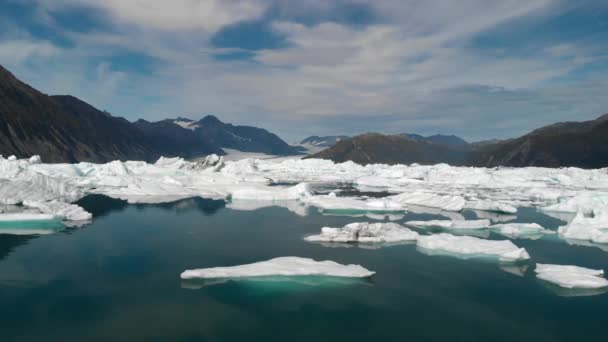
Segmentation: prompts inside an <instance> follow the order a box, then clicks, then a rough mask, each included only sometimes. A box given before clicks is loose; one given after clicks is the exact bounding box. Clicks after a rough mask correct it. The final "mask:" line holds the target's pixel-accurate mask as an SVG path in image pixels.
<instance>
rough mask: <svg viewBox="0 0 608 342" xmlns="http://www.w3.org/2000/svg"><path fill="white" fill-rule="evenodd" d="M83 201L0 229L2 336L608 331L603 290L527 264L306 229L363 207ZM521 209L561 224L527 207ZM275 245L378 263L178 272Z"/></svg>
mask: <svg viewBox="0 0 608 342" xmlns="http://www.w3.org/2000/svg"><path fill="white" fill-rule="evenodd" d="M81 204H82V205H83V206H84V207H85V208H86V209H87V210H89V211H91V212H92V213H93V214H94V216H95V219H94V221H93V223H92V224H91V225H88V226H86V227H83V228H79V229H72V228H68V229H66V230H64V231H61V232H58V233H56V234H52V235H44V236H39V237H32V236H13V235H0V341H21V340H23V341H97V340H98V341H135V340H156V341H254V340H255V341H257V340H265V341H286V340H287V341H338V340H340V341H380V340H409V341H416V340H426V341H514V340H516V341H575V340H580V339H582V338H584V339H585V340H596V341H600V340H606V339H607V334H606V327H605V323H606V322H608V318H607V316H606V312H607V308H608V295H607V294H599V295H595V296H578V297H573V296H571V295H573V293H571V292H563V291H559V289H556V288H553V287H550V286H547V284H545V283H542V282H540V281H538V280H537V279H536V278H535V277H534V275H533V273H532V272H531V268H530V269H528V270H527V271H526V267H527V266H528V265H530V264H523V265H518V266H510V267H505V266H503V267H501V266H500V265H498V264H496V263H494V262H490V261H487V260H486V261H483V260H461V259H458V258H453V257H449V256H431V255H427V254H424V253H421V251H418V250H417V249H416V247H415V246H414V245H412V244H404V245H394V246H388V247H384V248H376V249H374V248H360V247H356V246H355V247H353V246H347V247H351V248H346V247H338V246H330V247H328V246H324V245H321V244H315V243H308V242H305V241H303V239H302V238H303V237H304V236H306V235H309V234H313V233H318V232H319V230H320V228H321V227H322V226H342V225H344V224H347V223H350V222H353V221H363V220H365V218H353V217H341V216H323V215H321V214H320V213H318V212H316V211H314V210H313V211H311V212H310V215H308V216H305V217H302V216H298V215H295V214H293V213H291V212H289V211H288V210H287V209H283V208H278V207H271V208H265V209H260V210H257V211H235V210H230V209H227V208H225V206H224V204H223V202H221V201H211V200H202V199H191V200H184V201H179V202H175V203H171V204H163V205H127V204H126V203H124V202H121V201H116V200H110V199H108V198H105V197H98V196H96V197H89V198H86V199H85V200H83V201H82V202H81ZM468 215H469V214H468ZM430 218H438V217H437V216H433V215H427V214H408V215H406V216H405V217H404V218H403V219H402V220H399V221H397V222H403V221H405V220H419V219H430ZM518 220H519V221H522V222H523V221H526V222H539V223H541V224H543V225H544V226H545V227H547V228H551V229H555V228H556V227H557V226H558V225H560V224H561V223H560V221H558V220H556V219H552V218H549V217H547V216H544V215H541V214H538V213H536V212H535V211H533V210H523V211H521V213H520V214H519V217H518ZM491 238H501V237H498V236H494V235H492V236H491ZM515 243H516V244H517V245H519V246H522V247H525V248H526V249H528V251H529V253H530V254H531V256H532V258H533V260H534V262H543V263H558V264H575V265H579V266H585V267H591V268H604V269H608V252H607V251H604V250H602V249H600V248H597V247H593V246H591V247H585V246H570V245H568V244H566V243H565V242H563V241H560V240H559V239H556V238H543V239H540V240H515ZM279 256H300V257H310V258H314V259H316V260H327V259H328V260H334V261H337V262H340V263H344V264H350V263H356V264H361V265H363V266H364V267H366V268H368V269H370V270H374V271H376V272H377V274H376V275H374V276H373V277H372V278H371V279H364V280H347V279H337V280H336V279H333V278H327V277H305V278H297V277H295V278H280V277H270V278H267V279H255V280H240V281H232V280H219V281H199V280H192V281H182V280H181V279H180V278H179V274H180V273H181V272H182V271H184V270H186V269H191V268H201V267H213V266H230V265H238V264H245V263H251V262H255V261H262V260H267V259H270V258H274V257H279ZM518 274H519V275H518Z"/></svg>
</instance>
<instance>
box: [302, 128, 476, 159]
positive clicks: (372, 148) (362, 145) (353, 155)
mask: <svg viewBox="0 0 608 342" xmlns="http://www.w3.org/2000/svg"><path fill="white" fill-rule="evenodd" d="M467 157H468V152H466V151H463V150H458V149H452V148H449V147H447V146H444V145H439V144H434V143H430V142H426V141H416V140H414V139H411V138H408V137H404V136H402V135H383V134H378V133H367V134H363V135H358V136H356V137H353V138H349V139H346V140H342V141H340V142H338V143H337V144H336V145H335V146H333V147H330V148H328V149H326V150H323V151H321V152H319V153H317V154H314V155H312V156H309V157H307V158H321V159H330V160H333V161H334V162H345V161H349V160H350V161H354V162H355V163H358V164H362V165H366V164H376V163H381V164H411V163H420V164H436V163H450V164H453V165H458V164H461V163H463V162H464V161H465V160H466V158H467Z"/></svg>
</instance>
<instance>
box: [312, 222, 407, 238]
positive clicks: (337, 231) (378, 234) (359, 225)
mask: <svg viewBox="0 0 608 342" xmlns="http://www.w3.org/2000/svg"><path fill="white" fill-rule="evenodd" d="M417 238H418V233H416V232H414V231H412V230H410V229H407V228H405V227H403V226H400V225H398V224H396V223H392V222H388V223H367V222H355V223H350V224H347V225H346V226H344V227H343V228H330V227H323V228H321V234H319V235H312V236H308V237H306V238H305V240H306V241H313V242H361V243H378V242H401V241H415V240H416V239H417Z"/></svg>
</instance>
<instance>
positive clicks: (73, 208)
mask: <svg viewBox="0 0 608 342" xmlns="http://www.w3.org/2000/svg"><path fill="white" fill-rule="evenodd" d="M23 205H24V206H26V207H30V208H36V209H38V210H40V211H41V212H42V213H45V214H50V215H52V216H54V217H57V218H61V219H65V220H68V221H87V220H90V219H91V218H93V215H91V213H89V212H87V211H86V210H84V209H82V208H81V207H80V206H78V205H76V204H69V203H64V202H59V201H46V202H42V201H29V200H26V201H23Z"/></svg>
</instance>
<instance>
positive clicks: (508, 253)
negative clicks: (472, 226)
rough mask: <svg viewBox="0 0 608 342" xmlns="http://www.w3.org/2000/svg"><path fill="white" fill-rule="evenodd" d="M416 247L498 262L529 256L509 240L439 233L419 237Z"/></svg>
mask: <svg viewBox="0 0 608 342" xmlns="http://www.w3.org/2000/svg"><path fill="white" fill-rule="evenodd" d="M417 246H418V247H421V248H424V249H427V250H431V251H439V252H444V253H448V254H456V255H460V256H465V257H483V256H490V257H498V260H499V261H503V262H514V261H520V260H528V259H530V255H529V254H528V252H527V251H526V250H525V249H524V248H519V247H517V246H516V245H514V244H513V243H512V242H511V241H509V240H502V241H495V240H484V239H479V238H476V237H472V236H455V235H451V234H446V233H441V234H433V235H428V236H427V235H421V236H419V237H418V242H417Z"/></svg>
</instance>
